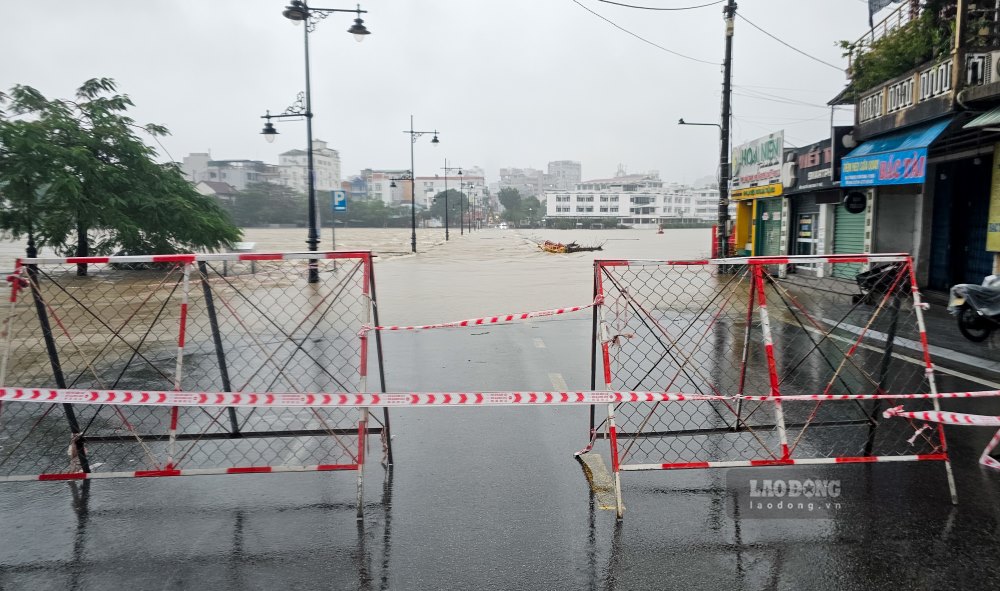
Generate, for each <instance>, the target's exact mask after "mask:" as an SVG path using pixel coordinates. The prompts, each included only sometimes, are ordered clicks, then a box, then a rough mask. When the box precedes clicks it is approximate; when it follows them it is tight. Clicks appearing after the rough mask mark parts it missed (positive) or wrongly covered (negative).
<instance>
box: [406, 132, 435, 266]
mask: <svg viewBox="0 0 1000 591" xmlns="http://www.w3.org/2000/svg"><path fill="white" fill-rule="evenodd" d="M403 133H408V134H410V176H411V177H413V178H414V179H416V177H415V175H414V174H413V170H414V166H413V144H415V143H417V138H418V137H420V136H422V135H424V134H426V133H433V134H434V137H433V138H431V145H432V146H437V145H438V144H440V143H441V141H440V140H438V132H437V130H436V129H435V130H434V131H414V129H413V115H410V129H405V130H403ZM414 185H416V182H411V183H410V229H411V234H410V250H412V251H413V252H417V199H416V195H415V192H414Z"/></svg>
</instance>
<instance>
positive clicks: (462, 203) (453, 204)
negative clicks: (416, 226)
mask: <svg viewBox="0 0 1000 591" xmlns="http://www.w3.org/2000/svg"><path fill="white" fill-rule="evenodd" d="M447 193H448V222H449V225H454V226H456V227H457V226H458V224H459V220H461V219H462V208H463V207H464V208H465V211H466V212H468V211H469V199H468V197H466V196H465V193H461V192H459V191H456V190H455V189H448V191H447ZM444 197H445V191H441V192H440V193H438V194H437V195H435V196H434V201H433V203H432V204H431V209H430V213H429V215H430V217H432V218H437V219H439V220H441V221H444Z"/></svg>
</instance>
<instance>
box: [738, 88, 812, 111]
mask: <svg viewBox="0 0 1000 591" xmlns="http://www.w3.org/2000/svg"><path fill="white" fill-rule="evenodd" d="M733 88H734V89H738V90H742V91H743V92H734V93H733V94H735V95H736V96H742V97H746V98H752V99H757V100H762V101H774V102H776V103H784V104H786V105H799V106H803V107H812V108H814V109H824V110H826V109H829V108H830V107H829V106H828V105H820V104H818V103H810V102H806V101H800V100H798V99H793V98H788V97H784V96H778V95H776V94H769V93H766V92H759V91H756V90H751V89H749V88H746V87H743V86H737V85H735V84H734V85H733ZM747 93H750V94H747Z"/></svg>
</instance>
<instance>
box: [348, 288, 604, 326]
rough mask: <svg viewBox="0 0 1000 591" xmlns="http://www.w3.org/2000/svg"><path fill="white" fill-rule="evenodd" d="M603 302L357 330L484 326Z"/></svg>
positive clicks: (550, 314) (559, 312)
mask: <svg viewBox="0 0 1000 591" xmlns="http://www.w3.org/2000/svg"><path fill="white" fill-rule="evenodd" d="M602 303H604V300H603V298H601V297H600V296H598V297H597V298H596V299H595V300H594V301H593V302H592V303H590V304H587V305H585V306H573V307H571V308H553V309H551V310H538V311H535V312H521V313H518V314H504V315H501V316H483V317H482V318H470V319H469V320H455V321H452V322H440V323H438V324H420V325H414V326H371V325H368V324H366V325H363V326H362V327H361V330H360V331H359V334H360V335H362V336H363V335H364V334H365V333H367V332H368V331H370V330H382V331H408V330H430V329H434V328H464V327H469V326H484V325H489V324H504V323H507V322H514V321H515V320H528V319H530V318H544V317H546V316H558V315H560V314H569V313H571V312H579V311H580V310H587V309H589V308H593V307H594V306H597V305H600V304H602Z"/></svg>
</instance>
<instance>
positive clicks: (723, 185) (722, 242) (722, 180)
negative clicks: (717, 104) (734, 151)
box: [677, 117, 729, 258]
mask: <svg viewBox="0 0 1000 591" xmlns="http://www.w3.org/2000/svg"><path fill="white" fill-rule="evenodd" d="M677 125H705V126H714V127H718V128H719V133H720V134H721V135H722V151H721V154H720V157H719V243H718V253H719V257H720V258H726V257H727V256H728V255H729V253H728V249H729V134H728V133H727V131H728V130H725V129H723V127H722V125H719V124H718V123H691V122H688V121H685V120H684V118H683V117H682V118H680V119H678V120H677Z"/></svg>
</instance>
